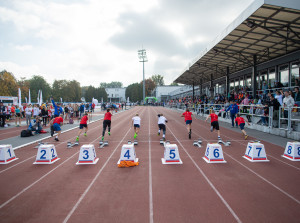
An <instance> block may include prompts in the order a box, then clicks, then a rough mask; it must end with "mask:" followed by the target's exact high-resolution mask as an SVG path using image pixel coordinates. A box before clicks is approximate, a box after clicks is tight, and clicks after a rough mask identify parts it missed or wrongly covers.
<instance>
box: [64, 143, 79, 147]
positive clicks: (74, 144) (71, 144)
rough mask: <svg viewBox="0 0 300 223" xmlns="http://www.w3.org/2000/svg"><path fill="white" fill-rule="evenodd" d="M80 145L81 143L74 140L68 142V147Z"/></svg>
mask: <svg viewBox="0 0 300 223" xmlns="http://www.w3.org/2000/svg"><path fill="white" fill-rule="evenodd" d="M78 145H79V142H74V143H71V142H68V143H67V147H68V148H71V147H73V146H78Z"/></svg>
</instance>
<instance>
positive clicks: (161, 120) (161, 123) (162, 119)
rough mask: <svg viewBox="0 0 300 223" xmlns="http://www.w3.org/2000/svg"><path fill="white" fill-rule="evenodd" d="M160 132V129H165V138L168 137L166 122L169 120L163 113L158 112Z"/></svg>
mask: <svg viewBox="0 0 300 223" xmlns="http://www.w3.org/2000/svg"><path fill="white" fill-rule="evenodd" d="M157 116H158V133H157V135H159V136H160V131H161V130H163V139H164V140H165V139H166V123H167V122H168V120H167V119H166V118H165V117H164V116H163V114H158V115H157Z"/></svg>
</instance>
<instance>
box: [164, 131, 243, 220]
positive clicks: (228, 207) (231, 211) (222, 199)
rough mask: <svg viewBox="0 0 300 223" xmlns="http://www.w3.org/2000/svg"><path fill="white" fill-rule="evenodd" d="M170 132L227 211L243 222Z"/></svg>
mask: <svg viewBox="0 0 300 223" xmlns="http://www.w3.org/2000/svg"><path fill="white" fill-rule="evenodd" d="M169 131H170V132H171V133H172V135H173V136H174V138H175V139H176V141H177V142H178V143H179V144H180V146H181V147H182V149H183V150H184V152H185V153H186V154H187V155H188V157H189V158H190V159H191V160H192V162H193V163H194V165H195V166H196V168H197V169H198V170H199V172H200V173H201V174H202V176H203V177H204V179H205V180H206V181H207V183H208V184H209V185H210V186H211V188H212V189H213V190H214V191H215V193H216V194H217V195H218V197H219V198H220V199H221V201H222V202H223V203H224V205H225V206H226V207H227V209H228V210H229V211H230V213H231V214H232V215H233V217H234V218H235V220H236V221H237V222H239V223H241V222H242V221H241V220H240V219H239V217H238V216H237V215H236V213H235V212H234V211H233V210H232V208H231V207H230V205H229V204H228V203H227V201H226V200H225V199H224V198H223V196H222V195H221V194H220V192H219V191H218V190H217V188H216V187H215V186H214V185H213V183H212V182H211V181H210V180H209V179H208V177H207V176H206V175H205V173H204V172H203V171H202V170H201V168H200V167H199V166H198V164H197V163H196V162H195V160H194V159H193V158H192V157H191V155H190V154H189V153H188V151H187V150H186V149H185V148H184V146H183V145H182V144H181V142H180V141H179V140H178V139H177V137H176V136H175V135H174V133H173V131H172V130H171V129H170V128H169Z"/></svg>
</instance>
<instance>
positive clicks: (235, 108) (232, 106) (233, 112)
mask: <svg viewBox="0 0 300 223" xmlns="http://www.w3.org/2000/svg"><path fill="white" fill-rule="evenodd" d="M230 103H231V104H230V105H229V107H228V108H227V109H226V112H227V111H229V110H230V118H231V125H232V126H231V127H232V128H234V120H235V115H236V114H237V113H238V112H239V108H238V106H237V104H236V102H235V101H231V102H230ZM236 127H238V124H237V123H236Z"/></svg>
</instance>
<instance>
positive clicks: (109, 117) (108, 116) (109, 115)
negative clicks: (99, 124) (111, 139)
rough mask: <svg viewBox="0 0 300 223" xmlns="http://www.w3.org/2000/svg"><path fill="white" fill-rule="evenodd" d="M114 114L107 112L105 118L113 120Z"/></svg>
mask: <svg viewBox="0 0 300 223" xmlns="http://www.w3.org/2000/svg"><path fill="white" fill-rule="evenodd" d="M111 116H112V114H111V113H110V112H106V113H105V115H104V120H110V121H111Z"/></svg>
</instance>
